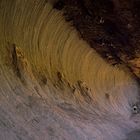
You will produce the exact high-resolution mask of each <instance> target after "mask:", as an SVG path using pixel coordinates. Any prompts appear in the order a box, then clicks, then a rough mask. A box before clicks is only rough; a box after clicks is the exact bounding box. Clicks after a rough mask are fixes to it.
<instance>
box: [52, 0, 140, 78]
mask: <svg viewBox="0 0 140 140" xmlns="http://www.w3.org/2000/svg"><path fill="white" fill-rule="evenodd" d="M54 8H56V9H59V10H62V9H63V10H64V16H65V18H66V20H67V21H71V23H72V25H73V26H74V27H76V29H77V30H78V31H79V35H80V36H81V37H82V38H83V39H84V40H86V41H87V42H88V43H89V45H90V46H91V47H92V48H94V49H95V50H96V51H97V52H98V53H99V54H100V56H101V57H103V58H104V59H106V60H107V62H109V63H110V64H112V65H123V66H124V67H127V68H128V69H129V70H130V71H131V72H132V73H133V75H135V76H136V77H137V78H138V80H140V79H139V78H140V30H139V29H140V20H139V16H140V15H139V13H140V1H139V0H81V1H80V0H59V1H58V2H56V3H55V5H54Z"/></svg>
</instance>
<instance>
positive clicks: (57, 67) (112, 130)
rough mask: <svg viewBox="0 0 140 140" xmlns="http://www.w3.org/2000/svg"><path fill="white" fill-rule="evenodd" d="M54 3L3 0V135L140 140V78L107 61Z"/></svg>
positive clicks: (27, 139) (11, 139)
mask: <svg viewBox="0 0 140 140" xmlns="http://www.w3.org/2000/svg"><path fill="white" fill-rule="evenodd" d="M54 2H56V1H55V0H54V1H51V0H48V1H46V0H12V1H11V0H0V139H1V140H19V139H21V140H129V139H131V140H137V139H139V138H140V132H139V131H140V115H139V113H140V99H139V85H138V83H137V81H136V80H135V79H134V78H133V76H132V75H131V74H130V72H128V71H127V70H124V69H123V68H118V67H115V66H111V65H109V64H108V63H107V62H106V61H105V60H103V59H102V58H101V57H100V56H99V55H98V54H97V53H96V51H95V50H94V49H93V48H91V47H90V46H89V45H88V44H87V43H86V42H85V41H84V40H83V39H81V38H80V37H79V35H78V33H77V31H76V30H75V28H74V27H72V26H71V24H70V23H68V22H66V21H65V18H64V16H63V11H59V10H57V9H54V8H53V4H54Z"/></svg>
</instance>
